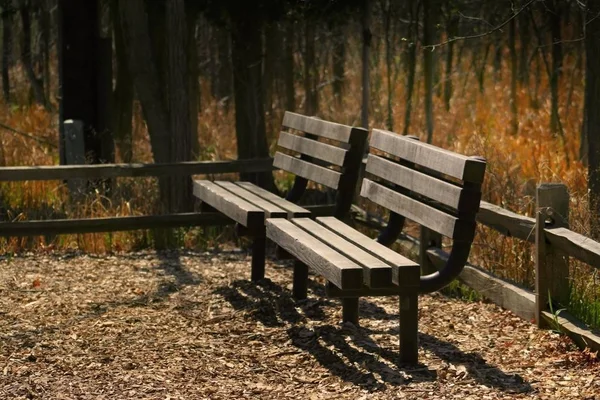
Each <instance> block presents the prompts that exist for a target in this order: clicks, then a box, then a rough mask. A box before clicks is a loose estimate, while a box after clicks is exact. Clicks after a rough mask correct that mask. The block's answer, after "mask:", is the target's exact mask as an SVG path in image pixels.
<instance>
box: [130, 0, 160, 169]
mask: <svg viewBox="0 0 600 400" xmlns="http://www.w3.org/2000/svg"><path fill="white" fill-rule="evenodd" d="M119 14H120V17H121V24H122V27H123V36H124V39H125V40H124V43H125V47H126V51H127V54H128V55H129V59H128V65H129V69H130V72H131V75H132V76H133V83H134V87H135V90H136V92H137V95H138V96H139V99H140V101H141V103H142V108H143V111H144V116H145V118H146V122H147V124H148V132H149V134H150V142H151V145H152V153H153V155H154V161H155V162H157V163H161V162H168V161H169V154H170V138H171V134H170V126H169V118H168V115H167V109H166V106H165V104H164V101H163V94H162V91H161V86H160V82H161V79H160V75H159V70H158V66H157V63H156V62H155V59H154V54H153V51H152V49H153V48H152V44H151V42H150V34H149V27H148V19H147V18H146V10H145V9H144V3H143V0H119Z"/></svg>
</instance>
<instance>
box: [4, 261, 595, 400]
mask: <svg viewBox="0 0 600 400" xmlns="http://www.w3.org/2000/svg"><path fill="white" fill-rule="evenodd" d="M0 262H1V264H0V265H1V268H0V345H1V348H0V398H2V399H13V398H23V399H25V398H44V399H203V398H210V399H237V398H261V399H262V398H277V399H279V398H295V399H320V398H330V399H342V398H343V399H367V398H368V399H380V398H381V399H387V398H390V399H391V398H394V399H396V398H399V399H478V400H482V399H504V398H506V399H514V398H542V399H546V398H547V399H554V398H575V399H586V398H587V399H600V363H598V362H595V363H594V362H592V361H593V359H594V356H593V355H590V354H586V353H582V352H579V351H577V350H575V349H574V348H573V347H572V346H571V345H570V344H569V342H568V341H567V340H565V339H563V338H561V337H559V336H558V335H556V334H553V333H551V332H547V331H539V330H537V329H536V328H535V327H534V326H533V325H531V324H529V323H527V322H523V321H521V320H520V319H519V318H517V317H515V316H514V315H512V314H511V313H509V312H506V311H502V310H500V309H499V308H498V307H495V306H494V305H491V304H482V303H466V302H462V301H458V300H454V299H449V298H446V297H444V296H441V295H434V296H424V297H422V298H421V308H420V332H421V333H420V351H419V353H420V354H419V355H420V360H421V364H419V365H417V366H413V367H406V366H401V365H396V364H395V361H396V355H397V352H398V322H397V312H398V311H397V303H396V300H395V299H393V298H386V299H367V300H363V301H362V303H361V315H362V319H361V327H360V328H357V327H355V326H353V325H351V324H347V325H340V323H339V320H340V317H341V307H340V305H339V302H338V301H336V300H330V299H327V298H325V297H323V292H322V285H318V284H313V285H311V287H310V294H309V299H308V300H305V301H301V302H294V301H293V299H292V298H291V294H290V289H291V287H290V282H291V271H290V269H289V268H288V267H287V266H285V265H284V264H273V263H269V265H268V266H267V276H268V278H269V279H268V280H265V281H263V282H261V283H260V284H252V283H250V282H248V281H247V280H246V279H247V277H248V276H249V258H248V257H246V256H245V254H243V253H240V252H235V251H230V252H224V253H220V254H219V255H213V254H209V253H203V254H200V253H190V252H185V253H181V254H176V253H168V254H155V253H150V252H144V253H135V254H127V255H119V256H101V257H92V256H80V255H77V256H75V255H68V254H62V255H61V254H52V255H43V254H36V255H29V256H23V257H17V258H6V257H4V258H2V259H1V260H0ZM594 396H596V397H594Z"/></svg>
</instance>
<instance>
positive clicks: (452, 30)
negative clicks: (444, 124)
mask: <svg viewBox="0 0 600 400" xmlns="http://www.w3.org/2000/svg"><path fill="white" fill-rule="evenodd" d="M447 32H448V38H449V39H450V38H453V37H454V36H456V34H457V32H458V17H455V16H450V21H449V22H448V29H447ZM446 51H447V53H446V81H445V83H444V104H445V106H446V111H450V99H451V98H452V89H453V88H452V65H453V58H454V42H450V43H448V48H447V49H446Z"/></svg>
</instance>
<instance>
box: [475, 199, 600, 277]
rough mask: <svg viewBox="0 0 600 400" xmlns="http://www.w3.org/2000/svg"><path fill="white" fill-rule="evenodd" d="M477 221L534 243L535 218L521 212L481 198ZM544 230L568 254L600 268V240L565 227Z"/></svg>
mask: <svg viewBox="0 0 600 400" xmlns="http://www.w3.org/2000/svg"><path fill="white" fill-rule="evenodd" d="M477 222H479V223H481V224H482V225H485V226H488V227H490V228H493V229H494V230H496V231H498V232H500V233H502V234H503V235H505V236H508V237H516V238H518V239H521V240H525V241H527V242H530V243H535V218H531V217H526V216H523V215H519V214H516V213H514V212H512V211H508V210H505V209H503V208H501V207H498V206H495V205H493V204H490V203H486V202H484V201H482V202H481V206H480V210H479V214H477ZM545 232H546V238H547V239H548V240H549V241H550V243H551V244H552V245H554V246H556V247H557V248H559V249H560V250H562V251H564V252H565V253H567V254H568V255H569V256H571V257H574V258H576V259H578V260H579V261H582V262H584V263H586V264H589V265H590V266H592V267H594V268H597V269H600V243H598V242H596V241H595V240H593V239H590V238H589V237H587V236H584V235H582V234H580V233H577V232H573V231H571V230H569V229H566V228H546V229H545Z"/></svg>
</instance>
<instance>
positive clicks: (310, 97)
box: [304, 17, 319, 115]
mask: <svg viewBox="0 0 600 400" xmlns="http://www.w3.org/2000/svg"><path fill="white" fill-rule="evenodd" d="M315 64H316V63H315V24H314V22H313V21H311V20H310V19H309V18H308V17H305V24H304V93H305V96H306V101H305V103H304V112H305V113H306V115H316V113H317V111H318V109H319V99H318V93H317V79H318V77H317V75H318V70H317V66H316V65H315Z"/></svg>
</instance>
